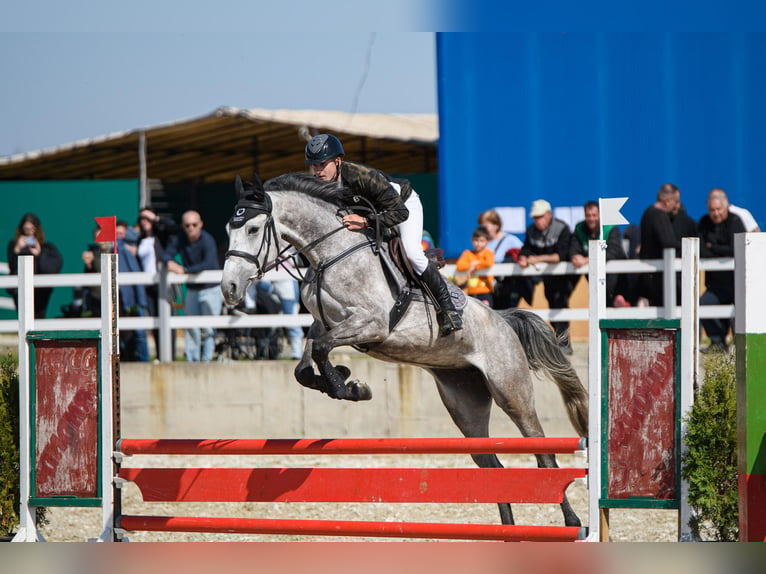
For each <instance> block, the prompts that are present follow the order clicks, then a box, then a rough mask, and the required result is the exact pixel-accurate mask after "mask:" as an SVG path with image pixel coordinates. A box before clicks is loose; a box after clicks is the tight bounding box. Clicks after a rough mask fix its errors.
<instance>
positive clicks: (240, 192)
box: [234, 174, 245, 199]
mask: <svg viewBox="0 0 766 574" xmlns="http://www.w3.org/2000/svg"><path fill="white" fill-rule="evenodd" d="M234 191H236V192H237V199H242V198H243V197H245V186H244V185H243V184H242V178H241V177H239V174H237V177H235V178H234Z"/></svg>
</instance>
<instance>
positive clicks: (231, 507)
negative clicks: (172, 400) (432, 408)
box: [41, 455, 677, 542]
mask: <svg viewBox="0 0 766 574" xmlns="http://www.w3.org/2000/svg"><path fill="white" fill-rule="evenodd" d="M328 458H329V459H330V460H329V462H328ZM286 459H292V460H286ZM503 460H504V462H505V464H506V465H508V466H511V465H514V466H519V467H530V466H534V464H535V462H534V458H533V457H532V456H531V455H529V456H525V455H517V456H513V457H504V458H503ZM559 462H560V464H561V466H580V465H583V464H584V461H583V459H582V458H581V457H579V456H577V455H574V456H573V455H561V456H560V457H559ZM472 464H473V463H472V461H471V460H470V458H468V457H467V456H465V455H438V456H434V455H409V456H397V457H396V462H393V459H392V457H391V456H386V455H382V456H381V455H378V456H367V455H359V456H355V457H342V456H337V457H336V456H333V457H315V456H299V457H266V456H263V457H253V456H250V457H248V456H217V457H215V456H214V457H204V456H199V457H173V456H142V457H132V458H131V457H129V458H127V459H126V460H125V462H124V464H123V466H126V467H128V466H146V467H150V466H158V467H159V466H168V467H196V466H226V467H235V466H243V467H283V466H300V467H319V466H347V467H353V466H360V467H361V466H369V467H372V466H392V465H395V466H400V467H419V466H423V467H426V466H438V467H466V466H471V465H472ZM567 495H568V496H569V499H570V501H571V503H572V505H573V507H574V508H575V511H576V512H577V513H578V514H579V515H580V518H581V519H582V520H583V523H584V524H587V521H588V518H587V492H586V486H585V484H582V483H575V484H572V485H571V486H570V488H569V490H568V492H567ZM123 512H125V513H126V514H155V515H179V516H234V517H242V518H246V517H250V518H304V519H320V520H381V521H392V522H400V521H401V522H407V521H411V522H455V523H477V524H482V523H484V524H496V523H498V522H499V518H498V511H497V507H496V506H495V505H494V504H409V503H402V504H382V503H381V504H378V503H373V504H337V503H335V504H325V503H144V502H143V501H142V500H141V497H140V493H139V491H138V489H137V488H136V487H135V486H134V485H132V484H129V485H126V486H125V487H124V489H123ZM514 515H515V519H516V523H517V524H539V525H554V526H555V525H562V524H563V519H562V515H561V511H560V509H559V507H558V505H556V504H516V505H514ZM48 518H49V521H50V522H49V524H48V525H46V526H44V527H43V528H42V529H41V532H42V534H43V536H44V537H45V538H46V540H48V541H51V542H59V541H60V542H65V541H73V542H82V541H86V540H88V539H89V538H93V537H95V536H97V534H98V533H99V532H100V524H101V509H83V508H49V509H48ZM610 534H611V540H612V541H614V542H672V541H675V540H676V539H677V513H676V512H675V511H670V510H612V511H611V514H610ZM128 538H129V540H131V541H134V542H148V541H155V542H156V541H162V542H171V541H177V542H181V541H182V542H200V541H261V542H266V541H269V542H273V541H323V540H328V539H327V538H321V537H310V536H285V535H242V534H205V533H163V532H135V533H131V534H130V535H129V536H128ZM331 540H337V541H358V540H394V539H386V538H377V539H374V538H358V537H334V538H332V539H331Z"/></svg>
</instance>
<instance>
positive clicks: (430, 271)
mask: <svg viewBox="0 0 766 574" xmlns="http://www.w3.org/2000/svg"><path fill="white" fill-rule="evenodd" d="M420 280H421V281H422V282H423V283H424V284H425V286H426V288H427V289H428V290H429V291H430V292H431V294H432V295H433V296H434V298H435V299H436V302H437V303H438V304H439V307H440V309H441V310H440V312H439V334H440V335H441V336H442V337H446V336H447V335H449V334H450V333H452V332H453V331H458V330H460V329H462V328H463V319H462V318H461V317H460V313H459V312H458V311H457V309H455V305H454V303H453V302H452V295H451V294H450V292H449V289H448V288H447V284H446V283H445V282H444V279H443V278H442V274H441V273H439V269H438V267H437V266H436V263H434V262H433V261H430V262H429V263H428V267H426V270H425V271H423V273H422V274H421V275H420Z"/></svg>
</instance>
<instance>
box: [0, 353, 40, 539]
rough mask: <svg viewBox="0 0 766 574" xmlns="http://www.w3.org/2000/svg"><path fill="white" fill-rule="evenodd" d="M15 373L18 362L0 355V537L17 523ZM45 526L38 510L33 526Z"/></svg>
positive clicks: (17, 448)
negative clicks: (35, 522) (35, 523)
mask: <svg viewBox="0 0 766 574" xmlns="http://www.w3.org/2000/svg"><path fill="white" fill-rule="evenodd" d="M19 488H20V484H19V371H18V359H17V358H16V356H15V355H13V354H11V353H8V354H6V355H0V536H5V535H8V534H10V533H12V532H13V530H14V528H16V525H17V524H18V522H19V499H20V491H19ZM44 523H45V509H42V508H41V509H38V511H37V524H38V526H39V525H42V524H44Z"/></svg>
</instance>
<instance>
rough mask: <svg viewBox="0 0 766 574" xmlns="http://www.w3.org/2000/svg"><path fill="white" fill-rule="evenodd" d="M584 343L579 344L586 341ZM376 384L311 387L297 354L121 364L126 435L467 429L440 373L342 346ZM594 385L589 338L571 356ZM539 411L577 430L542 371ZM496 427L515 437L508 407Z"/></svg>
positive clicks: (566, 431)
mask: <svg viewBox="0 0 766 574" xmlns="http://www.w3.org/2000/svg"><path fill="white" fill-rule="evenodd" d="M579 347H582V348H579ZM334 357H335V359H336V362H342V363H344V364H347V365H349V366H350V367H351V370H352V376H354V377H356V378H358V379H360V380H362V381H366V382H368V383H369V384H370V386H371V388H372V392H373V398H372V400H371V401H366V402H360V403H353V402H348V401H336V400H333V399H330V398H328V397H327V396H326V395H323V394H320V393H319V392H317V391H313V390H309V389H305V388H304V387H302V386H301V385H299V384H298V383H297V382H296V381H295V379H294V377H293V368H294V366H295V361H284V360H283V361H241V362H228V363H208V364H199V363H197V364H189V363H171V364H142V363H123V364H122V365H121V370H120V379H121V404H122V408H121V414H122V436H123V437H130V438H301V437H316V438H336V437H389V436H390V437H397V436H401V437H407V436H413V437H429V436H434V437H437V436H460V433H459V431H458V430H457V427H455V425H454V424H453V423H452V420H451V419H450V417H449V415H448V414H447V411H446V409H445V408H444V407H443V405H442V403H441V400H440V398H439V395H438V393H437V391H436V385H435V383H434V381H433V379H432V378H431V377H430V375H428V374H427V373H426V372H425V371H422V370H421V369H419V368H415V367H410V366H405V365H396V364H390V363H384V362H381V361H376V360H373V359H369V358H366V357H363V356H359V355H335V356H334ZM573 362H574V363H575V366H576V368H577V369H578V372H579V373H580V377H581V379H582V380H583V382H584V384H586V385H587V357H586V352H585V350H584V345H575V356H574V357H573ZM535 391H536V400H537V405H538V412H539V415H540V419H541V421H542V424H543V427H544V428H545V431H546V434H547V435H548V436H574V430H573V429H572V427H571V425H570V424H569V421H568V419H567V418H566V414H565V412H564V408H563V405H562V401H561V397H560V395H559V393H558V390H557V388H556V386H555V384H554V383H553V382H552V381H550V380H547V379H545V380H539V379H535ZM491 428H492V434H493V435H494V436H518V435H519V433H518V431H517V430H516V427H515V426H514V425H513V424H512V423H511V422H510V420H509V419H508V418H507V417H506V416H505V414H504V413H502V411H500V410H499V409H497V408H495V409H494V411H493V414H492V427H491Z"/></svg>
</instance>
